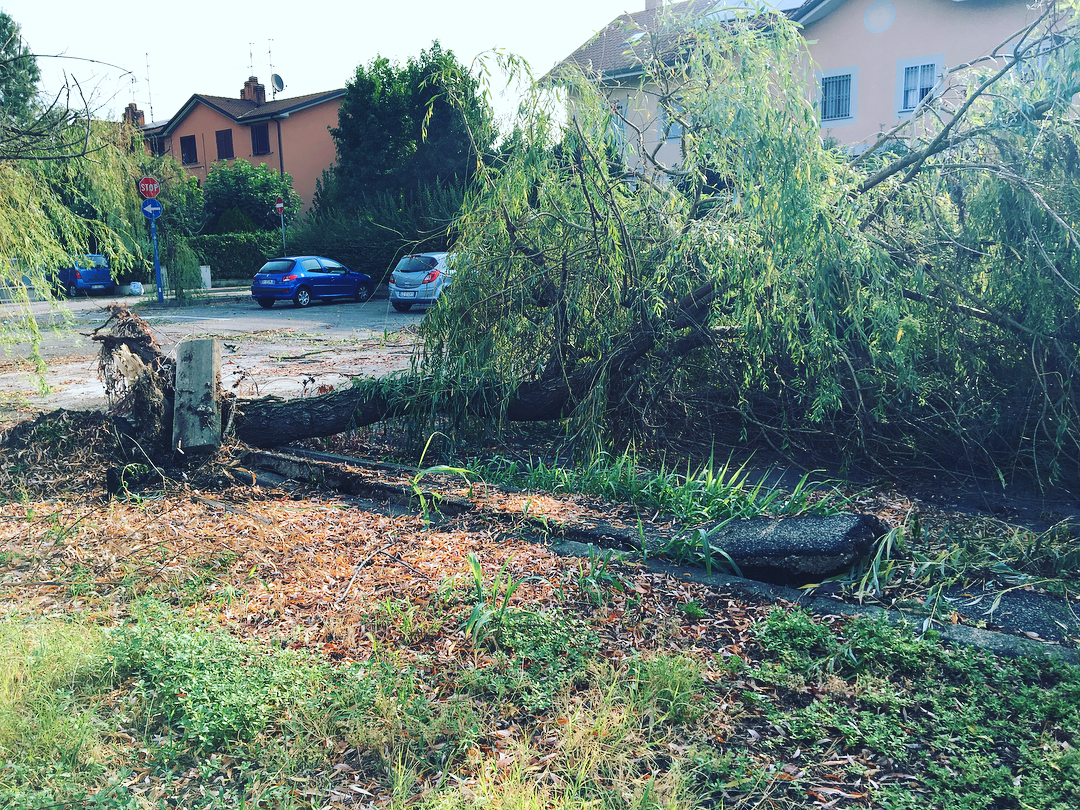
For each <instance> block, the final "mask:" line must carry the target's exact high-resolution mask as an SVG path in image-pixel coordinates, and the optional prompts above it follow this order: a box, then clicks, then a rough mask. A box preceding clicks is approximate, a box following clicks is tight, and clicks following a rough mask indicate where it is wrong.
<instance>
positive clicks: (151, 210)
mask: <svg viewBox="0 0 1080 810" xmlns="http://www.w3.org/2000/svg"><path fill="white" fill-rule="evenodd" d="M163 210H164V209H163V208H162V207H161V203H159V202H158V201H157V200H155V199H153V198H151V199H148V200H143V204H142V212H143V216H145V217H146V218H147V219H157V218H158V217H160V216H161V212H162V211H163Z"/></svg>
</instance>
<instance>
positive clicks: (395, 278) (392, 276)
mask: <svg viewBox="0 0 1080 810" xmlns="http://www.w3.org/2000/svg"><path fill="white" fill-rule="evenodd" d="M390 283H391V284H397V276H395V275H394V274H393V273H391V274H390Z"/></svg>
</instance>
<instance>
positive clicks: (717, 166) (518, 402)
mask: <svg viewBox="0 0 1080 810" xmlns="http://www.w3.org/2000/svg"><path fill="white" fill-rule="evenodd" d="M1061 8H1062V7H1061V6H1058V7H1057V9H1058V11H1054V12H1052V13H1049V14H1048V15H1047V16H1046V17H1045V18H1044V19H1043V20H1041V22H1040V25H1039V26H1038V27H1037V28H1033V29H1032V30H1031V31H1028V32H1026V33H1024V34H1023V39H1021V40H1020V45H1019V46H1018V47H1016V48H1015V50H1010V51H1009V53H1008V54H1006V53H1003V54H1000V55H998V57H997V58H995V59H988V60H985V61H983V62H980V63H977V64H974V65H968V66H963V67H961V68H958V69H955V70H953V71H951V72H950V74H949V77H948V82H949V88H950V89H949V90H948V91H947V92H945V93H943V94H942V95H941V96H940V97H937V96H935V97H933V98H929V99H927V102H926V104H925V105H924V109H923V110H920V111H917V112H918V113H919V117H918V119H917V122H916V123H917V124H918V128H917V130H916V129H915V128H914V127H912V126H909V127H908V128H906V129H903V128H898V129H897V130H896V131H894V132H892V133H887V134H886V135H884V136H883V137H882V139H881V141H880V142H879V143H878V144H876V145H875V146H874V147H872V148H871V149H870V150H868V151H867V152H865V153H863V154H861V155H859V156H853V155H851V154H849V153H847V152H845V151H843V150H840V149H835V148H834V149H830V148H827V147H826V146H825V145H823V144H822V142H821V138H820V127H819V125H818V122H817V119H816V113H815V109H814V106H813V104H812V103H811V102H810V101H808V100H807V98H806V96H807V92H806V87H807V77H808V75H809V74H808V71H810V70H811V69H812V67H811V66H809V65H808V64H807V61H806V59H805V55H804V51H803V48H802V45H801V43H800V40H799V36H798V32H797V31H796V29H795V28H794V26H793V25H791V24H790V23H789V21H788V20H787V19H786V18H784V17H783V15H779V14H775V15H772V14H770V13H769V12H762V14H760V15H756V16H752V17H746V18H737V19H735V20H734V21H728V22H724V23H720V22H710V21H708V20H698V21H697V22H696V23H695V24H694V25H689V26H688V25H686V24H685V21H684V20H677V19H668V20H667V21H666V23H665V24H662V26H661V27H660V28H659V29H658V30H656V31H652V32H650V37H651V40H650V41H651V42H652V43H653V47H652V48H643V49H641V51H642V53H644V54H645V55H644V56H643V57H642V61H641V65H640V67H641V70H642V78H641V80H640V90H641V91H642V92H644V93H652V94H654V96H655V98H656V99H657V103H658V104H659V105H660V107H661V108H663V109H664V110H665V114H666V118H667V120H669V121H674V122H676V123H678V124H679V125H680V126H681V128H682V147H683V148H682V160H681V162H680V163H679V164H678V165H671V166H665V165H661V164H660V163H658V162H657V161H656V154H655V153H654V154H645V153H641V154H639V155H638V160H635V161H627V160H626V156H627V154H628V150H631V149H635V148H639V144H640V141H639V140H638V139H637V138H635V137H634V133H633V131H632V130H633V118H632V117H631V116H626V117H623V116H622V115H621V114H620V111H619V108H618V107H617V106H613V105H612V104H611V102H610V101H609V99H608V97H607V95H606V94H605V92H604V91H603V90H602V89H601V88H600V87H599V86H598V85H597V84H596V83H594V82H593V81H590V78H589V77H587V76H585V75H583V74H581V73H580V72H573V71H569V70H567V71H565V72H562V73H560V74H559V75H557V76H555V77H554V79H555V82H556V85H557V87H558V88H560V89H562V90H563V91H564V93H565V96H566V98H569V99H570V104H569V109H570V110H571V113H570V114H569V115H567V114H566V112H565V111H566V109H567V107H566V106H564V102H563V101H561V100H560V97H559V96H558V94H552V93H550V92H546V91H545V89H543V88H539V87H534V90H533V95H532V96H531V98H530V100H529V102H528V103H526V104H523V105H522V108H521V111H520V113H519V116H518V118H517V120H516V122H515V129H514V131H513V133H512V134H511V135H510V136H509V137H508V138H507V139H506V141H505V142H504V144H503V148H502V150H501V151H500V153H499V154H498V155H497V156H496V157H495V158H493V159H492V160H490V161H489V162H487V163H486V164H485V165H483V166H482V167H481V170H480V172H479V177H478V182H477V183H476V184H475V185H474V187H473V190H472V193H471V197H470V198H469V199H468V200H467V202H466V206H465V212H464V214H463V216H462V219H461V221H460V222H459V223H458V225H457V230H458V233H459V234H460V239H459V243H458V245H457V247H456V250H457V251H458V252H459V253H460V254H461V259H462V262H461V264H462V267H461V268H460V269H459V271H458V273H459V275H458V276H457V277H456V278H455V283H454V294H453V295H452V296H449V297H447V298H446V300H445V302H444V303H443V304H441V305H440V306H439V307H438V308H436V310H435V311H433V312H432V313H431V315H429V317H428V318H427V319H426V320H425V323H424V326H423V334H424V338H425V351H424V354H423V357H422V358H421V360H420V364H419V370H420V371H421V372H422V374H421V377H422V378H424V379H425V380H427V381H428V382H429V383H430V384H431V385H432V386H433V391H434V392H435V395H436V397H437V398H438V397H442V398H443V400H444V401H449V402H452V403H454V404H455V407H456V413H457V414H458V416H459V418H460V419H462V420H468V418H469V415H470V414H489V413H491V412H492V411H493V410H494V411H495V412H497V413H501V414H502V415H503V417H504V418H510V419H530V418H550V417H561V418H565V419H566V424H567V426H568V429H569V431H570V435H571V436H574V437H577V438H579V439H585V440H586V441H584V442H583V443H582V444H581V445H580V446H581V447H582V448H584V449H585V450H586V452H595V451H597V450H600V449H607V448H610V447H611V446H612V445H617V444H619V443H625V442H627V441H631V440H634V439H635V438H636V437H656V436H662V437H663V438H664V439H665V440H668V441H671V440H672V437H673V436H678V437H679V438H680V439H681V440H683V441H697V442H699V443H701V444H703V445H705V446H708V444H709V443H713V442H716V441H718V440H725V439H726V440H730V441H732V442H738V441H742V442H754V441H762V440H764V441H766V442H768V443H770V444H771V445H773V446H774V447H776V448H780V449H783V450H785V451H787V452H790V453H800V452H806V453H808V454H811V455H813V456H815V457H820V456H821V455H822V454H833V455H835V456H837V457H839V458H840V459H843V460H846V461H848V462H853V463H854V462H860V463H861V462H867V461H869V462H871V463H873V464H875V465H876V466H877V467H878V469H879V470H880V469H885V470H898V469H899V468H901V467H904V468H908V469H910V468H911V467H913V466H915V465H919V466H925V465H932V466H934V467H937V468H948V469H953V470H955V469H957V466H958V464H959V466H960V467H965V466H966V467H967V470H968V471H969V472H970V471H974V472H978V473H986V472H988V471H989V472H995V473H997V474H998V475H999V476H1000V477H1001V478H1002V480H1004V479H1005V477H1006V476H1007V475H1011V474H1013V473H1023V474H1025V475H1032V476H1034V477H1035V478H1037V479H1038V480H1039V481H1041V482H1043V483H1051V482H1057V483H1067V482H1068V481H1076V480H1080V468H1078V458H1080V453H1078V452H1077V450H1078V447H1080V419H1078V411H1077V404H1078V403H1077V393H1078V392H1077V391H1076V390H1075V387H1074V383H1073V379H1074V378H1076V377H1077V374H1076V371H1077V368H1076V367H1077V362H1078V359H1080V358H1078V356H1077V349H1078V346H1080V314H1078V313H1080V295H1078V294H1077V291H1078V288H1080V275H1078V267H1077V257H1076V248H1077V232H1076V230H1074V228H1075V227H1076V224H1077V217H1078V216H1080V208H1078V205H1077V204H1078V202H1080V200H1078V199H1077V191H1076V188H1077V185H1076V173H1077V171H1078V170H1080V151H1078V148H1080V145H1078V138H1077V129H1076V117H1075V110H1076V108H1075V106H1074V105H1073V104H1072V103H1071V100H1072V98H1073V95H1074V94H1075V92H1076V90H1077V89H1080V83H1078V81H1077V76H1078V75H1080V74H1078V72H1077V47H1076V41H1077V37H1076V29H1075V24H1074V20H1073V18H1072V10H1071V9H1066V11H1065V12H1061V11H1060V9H1061ZM766 21H767V24H763V23H764V22H766ZM960 88H963V90H964V92H963V93H960V92H959V90H960ZM628 132H629V136H628V134H627V133H628ZM913 132H917V134H913ZM628 164H630V165H635V166H638V165H640V166H641V169H640V170H639V171H636V172H633V173H628V172H627V171H626V166H627V165H628Z"/></svg>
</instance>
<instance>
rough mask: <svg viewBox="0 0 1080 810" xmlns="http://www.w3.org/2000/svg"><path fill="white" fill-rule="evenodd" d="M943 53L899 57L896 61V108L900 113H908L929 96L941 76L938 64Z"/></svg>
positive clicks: (941, 61) (943, 57)
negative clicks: (912, 57)
mask: <svg viewBox="0 0 1080 810" xmlns="http://www.w3.org/2000/svg"><path fill="white" fill-rule="evenodd" d="M944 61H945V55H944V54H937V55H935V56H920V57H918V58H915V59H901V60H900V61H898V62H897V63H896V109H897V112H898V113H900V115H905V114H907V113H910V112H911V111H912V110H914V109H915V108H916V107H918V106H919V102H920V101H922V100H923V99H924V98H926V97H927V96H929V95H930V94H931V93H932V92H933V90H934V88H935V86H936V85H937V83H938V80H939V79H940V78H941V75H940V72H939V70H940V67H939V66H940V65H942V64H944Z"/></svg>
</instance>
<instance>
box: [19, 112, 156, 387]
mask: <svg viewBox="0 0 1080 810" xmlns="http://www.w3.org/2000/svg"><path fill="white" fill-rule="evenodd" d="M73 129H77V130H79V132H78V133H73V131H72V130H73ZM49 132H50V133H51V134H50V135H49V136H48V137H47V136H46V135H43V136H42V137H41V139H40V142H39V143H38V147H39V149H40V152H39V153H35V152H34V151H30V152H27V153H26V154H25V155H24V156H23V157H21V158H20V159H16V160H0V257H3V260H2V261H0V284H2V285H3V287H4V292H5V296H7V297H8V298H9V299H11V300H13V301H14V302H16V303H21V304H23V305H25V306H24V308H23V309H22V310H21V316H17V317H16V320H15V321H14V322H12V323H10V324H6V326H8V327H10V328H9V329H6V330H4V331H3V332H2V333H0V340H2V341H3V342H5V343H11V342H29V344H30V346H31V351H32V359H33V360H34V361H35V362H36V363H37V364H38V365H39V367H41V366H42V364H41V359H40V356H39V355H38V353H37V345H38V343H39V341H40V339H41V335H40V332H39V330H38V326H37V323H36V321H35V319H34V318H33V317H32V315H31V314H30V312H29V303H30V300H31V296H32V295H33V294H37V295H39V296H43V297H49V296H50V294H51V289H50V284H49V274H50V273H52V272H53V271H55V269H56V268H59V267H61V266H63V265H65V264H67V263H69V262H70V261H71V257H73V256H77V255H80V254H83V253H104V254H105V255H107V256H108V257H109V259H110V263H111V265H112V267H113V270H114V272H121V273H122V272H125V271H127V270H129V269H131V268H133V267H134V266H136V265H137V264H142V263H145V261H146V259H145V256H146V255H147V250H146V247H147V242H148V239H147V236H146V233H145V227H144V219H145V218H144V217H143V216H142V212H141V210H140V200H139V198H138V194H137V191H136V182H137V180H138V178H139V176H140V171H141V168H140V167H141V163H140V161H141V159H143V158H144V157H145V153H144V151H143V148H142V143H141V141H140V140H139V139H138V138H137V137H135V138H134V140H133V135H132V133H131V132H130V130H127V129H125V128H124V127H122V126H121V125H119V124H115V123H110V122H100V121H86V120H81V121H80V120H77V119H76V120H74V121H73V120H71V119H68V120H66V121H64V120H62V121H58V122H56V124H55V126H54V128H53V129H51V130H50V131H49ZM51 137H55V138H57V139H59V140H60V141H61V142H64V143H71V142H73V141H74V140H76V139H77V138H82V147H81V148H80V150H79V152H80V154H76V155H71V156H62V157H57V156H56V155H55V154H53V149H52V143H51V141H50V138H51Z"/></svg>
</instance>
